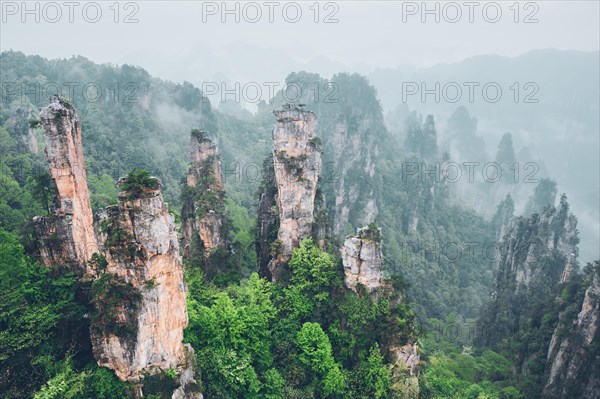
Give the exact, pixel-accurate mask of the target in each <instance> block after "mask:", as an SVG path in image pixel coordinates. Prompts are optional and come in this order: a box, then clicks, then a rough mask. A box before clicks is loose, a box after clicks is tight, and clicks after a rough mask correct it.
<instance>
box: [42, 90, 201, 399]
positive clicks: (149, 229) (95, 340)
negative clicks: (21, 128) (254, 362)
mask: <svg viewBox="0 0 600 399" xmlns="http://www.w3.org/2000/svg"><path fill="white" fill-rule="evenodd" d="M41 120H42V124H43V127H44V133H45V141H46V157H47V160H48V166H49V169H50V180H51V182H50V183H52V186H50V187H48V188H49V189H52V191H55V193H54V194H55V199H54V204H53V214H52V215H50V216H46V217H38V218H35V219H34V223H35V228H36V234H37V239H38V247H39V252H40V258H41V260H42V262H43V263H44V265H46V266H47V267H49V268H55V267H58V266H63V267H66V268H67V269H68V270H69V271H73V272H75V273H76V274H77V275H78V276H79V277H80V279H81V281H82V282H84V283H86V284H87V283H90V282H92V284H91V299H92V302H93V303H94V305H95V312H94V313H93V315H92V322H91V328H90V330H91V340H92V346H93V353H94V357H95V358H96V360H97V362H98V364H99V365H101V366H106V367H108V368H110V369H112V370H114V371H115V374H116V375H117V376H118V377H119V378H120V379H121V380H123V381H130V382H135V383H138V386H137V389H135V390H134V392H132V394H133V396H134V397H142V395H143V393H142V386H143V378H144V376H146V375H152V374H156V373H158V372H161V371H167V370H169V369H173V370H174V371H175V372H176V374H177V376H178V387H177V388H176V390H175V392H174V393H173V398H175V399H182V398H186V399H198V398H201V397H202V395H201V394H200V393H198V392H196V391H197V389H196V388H195V385H196V384H195V381H194V355H193V350H192V348H191V347H189V346H186V345H183V343H182V340H183V330H184V328H185V327H186V326H187V323H188V319H187V307H186V288H185V283H184V279H183V268H182V262H181V257H180V255H179V242H178V238H177V232H176V227H175V223H174V220H173V215H171V214H169V212H168V207H167V204H166V203H165V202H164V201H163V198H162V195H161V193H160V182H159V181H158V180H157V179H154V178H150V179H149V181H150V182H151V184H150V185H148V184H147V183H148V182H147V181H146V182H145V183H144V184H145V186H143V187H139V184H140V183H139V182H137V183H136V184H137V185H138V186H136V185H135V184H129V185H127V189H126V190H124V192H123V193H122V194H121V195H120V197H119V204H118V205H116V206H112V207H109V208H107V209H105V210H103V211H101V212H100V216H99V218H98V219H97V221H96V224H94V220H93V217H92V209H91V205H90V199H89V193H88V189H87V181H86V171H85V167H84V159H83V149H82V144H81V125H80V121H79V118H78V117H77V114H76V112H75V110H74V109H73V107H72V106H71V104H70V103H69V102H68V101H66V100H64V99H62V98H59V97H53V98H52V99H51V103H50V105H49V106H48V108H47V109H45V110H44V111H43V112H42V113H41ZM125 183H127V181H126V180H124V181H120V184H125ZM129 183H131V182H129ZM99 242H100V243H101V245H98V243H99Z"/></svg>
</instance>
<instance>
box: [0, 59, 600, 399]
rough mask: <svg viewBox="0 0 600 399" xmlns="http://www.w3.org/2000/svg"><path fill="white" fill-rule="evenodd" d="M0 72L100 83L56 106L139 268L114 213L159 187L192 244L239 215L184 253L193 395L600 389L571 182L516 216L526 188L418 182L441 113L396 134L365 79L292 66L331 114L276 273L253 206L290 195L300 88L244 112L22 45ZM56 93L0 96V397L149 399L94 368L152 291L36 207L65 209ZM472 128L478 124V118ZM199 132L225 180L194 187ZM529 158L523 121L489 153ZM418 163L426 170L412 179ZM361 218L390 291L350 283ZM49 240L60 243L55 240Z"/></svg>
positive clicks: (594, 301) (166, 374)
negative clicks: (62, 250)
mask: <svg viewBox="0 0 600 399" xmlns="http://www.w3.org/2000/svg"><path fill="white" fill-rule="evenodd" d="M0 63H1V64H2V79H3V81H4V82H11V83H14V84H16V85H17V86H15V87H34V88H35V87H37V88H40V87H47V86H44V85H45V84H47V83H49V82H72V81H77V82H82V86H83V85H84V84H85V83H87V82H95V83H97V84H98V86H99V87H102V88H104V90H103V92H102V97H101V98H99V99H98V100H97V101H90V99H89V97H86V96H85V95H84V92H82V91H80V90H74V91H73V92H72V93H66V94H71V95H64V97H63V100H61V101H63V102H64V104H67V105H68V106H72V107H73V108H74V109H75V110H76V112H77V115H78V117H79V120H80V123H81V133H82V138H81V140H82V145H83V155H84V159H85V170H86V173H87V188H88V189H89V194H90V201H91V209H92V211H93V213H94V214H95V215H96V214H102V212H106V211H103V209H108V210H109V211H108V215H109V216H108V219H105V221H104V222H102V223H100V225H101V227H100V229H101V231H102V233H103V234H105V235H106V236H107V237H110V238H109V239H107V241H106V242H105V243H104V245H105V246H106V247H110V246H112V247H113V248H114V250H113V249H111V250H110V254H111V256H113V257H114V258H115V259H116V258H117V255H116V254H117V253H118V251H121V252H119V254H120V255H119V256H123V258H127V257H129V256H131V259H133V258H134V257H135V256H138V254H135V251H136V250H138V249H136V248H130V247H129V245H130V244H131V243H132V242H133V241H134V239H133V238H131V237H129V236H127V234H126V233H123V234H121V230H119V229H122V228H123V226H124V223H126V222H124V221H123V220H112V219H110V217H111V216H110V215H111V213H110V209H116V208H115V207H118V206H121V205H118V204H122V203H132V204H135V203H136V201H140V198H142V200H143V199H144V198H145V196H146V195H147V193H148V192H153V191H156V190H160V191H161V192H162V195H163V196H164V199H165V201H166V203H168V212H169V213H171V214H172V215H173V221H174V223H175V225H176V226H177V229H178V232H177V234H178V235H179V237H180V238H181V236H182V234H183V233H182V231H181V230H182V226H183V225H184V224H185V219H186V218H187V217H190V215H191V214H194V212H195V216H194V217H197V218H201V217H204V216H206V215H209V212H210V213H211V214H213V213H214V212H216V213H217V214H218V216H219V218H220V219H219V220H222V221H223V226H222V234H223V235H224V236H225V237H226V241H227V247H226V249H223V250H221V251H219V250H214V251H211V250H209V249H204V247H203V246H202V244H201V243H198V242H192V244H190V249H189V253H188V254H187V255H185V256H184V257H183V271H184V276H185V286H186V289H187V294H186V295H187V299H186V302H187V317H188V319H189V324H188V325H187V327H186V328H185V330H184V331H183V342H184V343H185V344H189V345H191V348H193V350H194V353H195V355H194V359H193V361H192V362H193V363H195V365H196V366H195V372H194V379H195V381H196V384H193V387H192V388H190V389H192V390H193V391H194V392H198V393H201V394H202V395H203V397H204V398H206V399H237V398H239V399H242V398H256V399H259V398H264V399H284V398H286V399H287V398H289V399H296V398H298V399H311V398H315V399H317V398H340V399H342V398H343V399H346V398H347V399H351V398H356V399H363V398H364V399H372V398H374V399H384V398H386V399H391V398H422V399H442V398H447V399H519V398H521V399H537V398H540V399H542V398H576V397H590V398H591V396H583V395H584V394H589V392H596V393H597V392H600V388H599V387H600V382H599V381H597V380H598V375H599V374H596V372H598V371H600V343H599V342H600V341H599V339H600V337H599V334H600V333H598V332H597V331H600V329H598V330H597V331H596V330H593V326H597V325H598V321H597V320H596V319H598V317H597V316H598V313H597V312H598V304H599V301H598V296H597V295H600V294H597V293H596V291H594V290H595V289H597V287H598V280H599V279H600V261H595V262H593V263H588V264H587V265H586V264H580V263H579V261H578V259H577V244H578V242H579V237H578V232H577V230H576V223H577V219H576V217H575V216H574V215H572V214H571V212H570V208H569V203H568V193H566V195H565V194H563V195H561V196H559V197H558V200H557V201H555V197H557V194H558V193H557V186H556V183H555V182H554V181H553V180H552V176H546V177H545V178H543V179H541V180H540V182H539V183H538V184H537V185H536V186H535V187H536V188H535V190H534V191H533V193H532V195H531V198H530V200H529V202H528V204H527V206H526V207H525V208H526V211H525V212H524V213H523V214H521V215H518V214H515V205H514V202H513V199H512V197H511V192H512V191H510V190H512V184H513V183H511V182H510V181H501V182H499V183H497V184H496V185H494V184H487V185H482V187H479V188H478V190H481V192H488V193H489V192H492V191H493V192H494V193H495V191H494V190H496V189H497V187H499V186H500V185H502V187H503V188H502V190H505V191H506V193H507V194H506V195H503V196H502V197H503V198H504V199H503V201H501V202H500V203H491V202H490V204H489V207H490V209H489V211H490V213H491V214H493V215H494V216H493V217H492V218H488V217H486V216H485V215H483V214H481V213H479V212H478V211H476V210H475V209H473V208H471V207H469V206H467V205H464V204H463V203H461V201H459V200H458V199H457V196H456V195H455V193H454V192H453V190H454V187H453V185H452V184H451V183H449V182H447V181H446V180H445V179H444V178H443V177H442V178H441V179H440V178H438V177H439V176H437V175H436V174H434V173H429V174H422V173H420V172H421V169H420V168H421V167H424V166H419V165H433V164H436V163H438V164H439V163H444V162H450V161H452V159H450V155H449V154H448V153H447V152H445V151H442V150H441V149H440V143H439V142H438V138H437V136H438V127H437V125H438V124H439V121H436V120H435V118H434V117H433V116H432V115H421V114H420V113H419V112H418V111H419V110H418V109H417V110H416V111H413V112H411V113H410V114H409V115H408V117H407V118H406V120H405V121H403V127H402V131H403V132H404V134H402V135H399V134H397V133H396V132H393V131H391V130H389V129H388V127H387V125H386V122H385V120H384V116H383V110H382V107H381V104H380V102H379V100H378V97H377V92H376V90H375V89H374V88H373V86H371V85H370V84H369V82H368V80H367V79H366V78H365V77H364V76H361V75H358V74H348V73H339V74H336V75H333V77H331V78H330V79H327V78H324V77H321V76H319V75H316V74H311V73H307V72H293V73H290V74H289V76H288V77H287V82H288V83H295V84H297V85H299V86H300V87H303V88H305V90H304V93H305V95H304V97H303V98H301V99H300V102H302V103H305V104H306V106H305V107H304V106H303V107H302V110H303V111H302V112H304V110H306V111H307V112H309V111H312V112H314V114H315V115H316V119H317V125H316V131H315V135H316V137H317V139H314V140H313V142H312V145H313V146H314V148H318V149H321V148H322V157H323V158H322V159H323V166H322V169H321V170H320V176H319V183H318V188H317V191H316V204H315V215H316V216H315V223H314V225H313V231H312V233H311V234H309V235H308V236H307V237H304V238H303V239H302V240H301V241H300V243H299V245H298V246H297V247H296V248H294V249H293V252H292V254H291V259H290V260H289V262H287V264H286V274H285V277H284V278H282V279H281V280H279V281H276V282H272V281H271V280H270V279H269V276H268V275H267V274H266V273H265V272H264V271H265V270H266V269H265V268H267V267H268V266H267V265H266V263H265V264H263V265H261V260H263V258H264V256H263V255H264V254H267V255H269V256H272V255H275V257H276V255H277V254H278V253H281V252H280V251H281V249H280V248H279V247H278V245H280V244H281V243H280V242H278V240H277V239H276V238H277V231H278V228H280V226H279V225H278V224H277V223H278V222H277V223H274V224H272V225H269V226H270V227H269V228H270V230H269V231H267V232H266V233H265V234H264V235H261V234H262V233H263V231H262V230H263V228H262V227H261V219H260V214H261V211H260V206H259V203H261V201H262V200H264V199H265V198H270V199H271V200H272V203H271V205H272V207H273V208H276V205H275V204H276V202H277V201H276V199H277V198H276V194H277V186H276V184H275V182H274V176H273V173H274V172H273V171H274V168H275V166H274V164H273V156H272V147H271V145H272V130H273V126H274V124H275V122H276V118H275V117H274V116H273V111H274V110H280V109H284V106H285V105H286V101H285V95H284V94H285V93H282V92H278V93H277V94H276V95H275V97H274V98H273V99H271V100H270V101H269V102H264V101H263V102H261V103H259V104H258V110H257V112H256V113H255V114H250V113H237V114H234V113H228V112H226V110H225V109H224V108H222V107H219V106H218V104H211V102H210V101H209V100H208V98H207V97H206V96H205V95H204V94H203V93H202V91H201V90H200V89H199V88H197V87H195V86H193V85H192V84H191V83H188V82H182V83H174V82H171V81H165V80H161V79H159V78H156V77H153V76H151V75H150V74H149V73H148V72H146V71H145V70H144V69H142V68H140V67H133V66H129V65H122V66H115V65H110V64H96V63H94V62H92V61H90V60H87V59H86V58H84V57H80V56H76V57H72V58H69V59H55V60H49V59H45V58H42V57H39V56H26V55H24V54H22V53H20V52H14V51H8V52H3V53H1V54H0ZM312 84H317V85H319V87H325V86H327V85H330V87H331V86H335V87H336V88H338V90H337V92H336V93H335V101H333V102H325V101H323V99H322V98H320V99H318V100H317V99H315V98H314V97H311V91H310V90H308V87H310V86H311V85H312ZM21 85H23V86H21ZM117 87H118V88H119V89H118V90H117V89H116V88H117ZM109 88H112V89H109ZM52 94H55V93H48V92H44V91H43V90H41V89H40V90H39V91H37V90H30V91H28V92H26V93H25V94H22V92H21V91H19V94H18V95H13V94H11V93H9V92H6V91H4V92H3V93H2V95H3V97H2V102H1V105H0V155H1V158H0V191H1V193H2V195H1V196H0V285H1V286H0V397H2V398H6V399H17V398H35V399H42V398H44V399H46V398H47V399H50V398H56V399H59V398H60V399H67V398H68V399H119V398H131V397H134V398H135V397H139V393H136V390H137V389H138V388H139V387H138V386H137V385H136V384H134V383H132V382H131V381H123V380H122V379H121V378H119V377H118V375H116V374H115V372H114V371H113V370H111V369H110V368H107V367H102V366H99V364H98V359H97V357H95V353H94V352H95V351H94V349H93V345H94V344H93V342H92V339H91V338H90V329H92V330H93V329H94V328H98V326H102V328H104V329H105V330H106V331H111V332H112V333H114V334H115V335H116V336H118V337H122V338H123V339H124V340H126V339H127V337H128V336H131V334H133V335H135V328H134V329H133V330H132V329H131V328H130V326H129V325H128V324H127V323H125V324H123V322H122V319H121V316H122V314H121V313H122V312H123V311H122V309H125V311H124V312H125V313H126V315H125V316H123V317H125V318H126V319H127V317H129V316H127V315H129V314H130V313H131V312H133V313H131V314H135V311H136V309H137V307H138V306H139V303H140V301H141V300H142V299H141V298H142V297H144V295H146V294H145V292H146V291H148V292H149V291H151V290H153V289H155V288H156V287H155V284H158V283H155V282H154V281H153V280H149V281H148V282H147V283H146V287H135V286H133V285H131V283H128V282H126V281H123V280H122V279H121V278H120V277H119V276H117V275H114V274H111V273H110V272H108V271H106V268H107V264H108V263H110V261H111V259H110V257H109V259H108V260H107V258H106V257H104V256H103V255H101V254H99V253H97V254H95V256H93V257H92V258H91V260H90V263H89V264H90V267H91V268H93V269H94V270H99V271H100V272H99V273H100V275H101V276H102V277H99V278H98V279H96V280H94V281H88V280H86V279H85V278H81V276H79V275H77V273H75V272H74V271H73V270H70V269H69V267H68V265H53V267H51V268H48V267H45V266H44V265H43V262H42V261H41V259H40V247H39V238H38V236H37V233H36V223H35V222H34V218H37V217H43V216H50V217H52V215H53V209H54V207H55V201H56V191H57V187H56V186H55V184H54V182H53V179H52V177H51V175H50V173H49V169H48V164H47V161H46V154H45V148H44V147H45V144H44V143H45V138H44V136H45V133H44V126H43V123H42V121H41V120H40V117H39V114H40V110H42V109H44V108H46V107H47V106H48V102H49V97H50V96H51V95H52ZM63 94H65V93H63ZM456 123H458V126H457V127H456V128H457V129H458V130H460V129H464V130H468V126H467V122H464V125H461V124H460V123H459V122H456ZM340 126H342V127H343V128H342V127H340ZM444 126H445V124H444ZM193 131H195V132H196V133H195V134H196V135H199V134H200V133H198V132H200V131H201V132H206V135H207V137H208V138H210V140H212V142H213V143H217V144H218V145H217V148H218V160H219V162H220V165H221V169H222V174H223V182H224V184H223V188H222V190H220V189H215V185H216V182H215V180H214V178H212V177H211V176H209V175H208V173H209V172H208V171H209V169H210V168H209V167H205V168H201V169H200V172H199V173H201V174H202V173H204V176H205V177H206V179H202V180H200V181H199V182H198V183H197V184H198V185H197V186H196V187H197V188H196V190H194V189H191V188H190V187H189V185H188V184H187V183H186V175H187V174H188V170H189V168H190V148H189V146H190V134H191V132H193ZM340 132H341V133H340ZM32 143H35V145H33V144H32ZM515 157H516V156H515V151H514V149H513V143H512V139H511V137H510V134H508V135H505V136H504V137H503V138H502V140H501V141H500V142H499V143H498V151H497V155H496V157H495V159H492V160H490V161H494V160H495V161H496V162H497V163H498V164H500V165H510V164H512V163H513V162H514V161H515ZM215 159H216V158H215ZM215 159H213V158H210V159H209V162H212V161H214V160H215ZM282 159H283V158H282ZM294 161H295V158H289V159H288V161H287V162H288V164H287V166H286V167H288V168H289V169H288V171H290V170H292V171H293V170H296V172H297V170H298V166H297V164H294ZM277 162H280V161H279V160H276V164H277ZM207 165H210V163H209V164H207ZM407 165H410V166H411V167H412V166H414V165H417V167H418V168H419V169H418V172H415V170H412V172H414V173H406V172H407V169H406V168H407ZM297 173H299V172H297ZM121 178H124V179H123V180H122V181H121V182H120V183H119V184H117V183H118V182H119V179H121ZM123 193H127V195H125V194H123ZM263 194H264V196H262V195H263ZM490 198H491V196H490ZM189 201H193V202H194V204H196V208H194V209H195V211H194V212H191V211H190V210H189V209H188V208H189V207H188V208H186V203H189ZM555 202H556V203H555ZM372 209H376V212H371V211H370V210H372ZM131 212H135V210H132V211H131ZM275 213H276V214H275V216H274V217H275V219H277V220H279V218H281V217H284V215H279V214H277V212H275ZM209 216H210V215H209ZM95 217H96V216H95ZM36 220H37V219H36ZM107 220H108V221H107ZM363 226H367V229H366V230H361V231H363V232H364V234H365V235H364V236H362V237H358V238H359V239H362V240H366V241H368V242H372V241H376V243H377V245H380V246H381V249H382V251H383V269H382V273H383V277H382V279H383V280H385V284H386V287H388V288H387V289H385V290H382V291H381V292H379V293H378V294H377V295H373V294H372V293H371V292H370V291H368V290H367V289H366V288H365V287H361V286H358V288H357V289H356V290H351V289H348V288H347V286H346V284H345V280H344V279H345V269H344V264H343V259H342V256H341V254H340V247H342V246H343V245H344V238H345V237H347V236H351V235H354V234H356V231H357V229H358V228H362V227H363ZM53 239H54V240H56V241H57V242H56V243H55V244H56V246H57V247H58V246H59V245H61V244H60V240H61V237H60V236H59V235H55V236H54V237H53ZM549 243H550V244H549ZM182 248H183V245H182ZM117 249H118V250H117ZM571 250H572V251H573V252H572V253H571ZM140 256H141V255H140ZM532 259H533V260H532ZM132 262H133V261H132ZM565 270H568V273H567V272H565ZM564 273H567V274H568V276H567V277H564ZM523 276H525V277H523ZM524 282H525V283H524ZM519 284H521V285H519ZM145 290H146V291H145ZM590 298H591V299H590ZM582 304H584V305H585V304H587V305H589V307H590V308H589V309H591V313H592V314H591V316H589V317H590V318H592V317H593V316H594V314H595V317H596V319H593V320H592V321H589V323H590V325H592V327H589V329H588V328H587V327H581V326H582V323H583V325H585V323H587V321H586V320H588V319H586V318H585V317H584V316H581V314H583V313H584V312H583V311H582V309H584V310H585V309H587V308H585V306H584V307H583V308H582ZM127 312H129V313H127ZM580 312H582V313H581V314H580ZM578 317H579V319H578ZM586 317H587V316H586ZM127 320H128V319H127ZM582 320H583V321H582ZM578 323H579V324H578ZM594 323H596V324H594ZM589 331H593V332H590V333H589V334H588V332H589ZM590 337H591V338H590ZM556 342H558V344H557V343H556ZM560 343H562V346H561V344H560ZM411 346H412V347H417V348H418V350H417V351H418V354H419V357H418V361H417V363H418V365H417V366H416V367H415V368H414V370H413V369H412V368H411V369H410V370H409V369H407V368H403V367H402V364H401V363H399V362H398V359H397V358H396V357H395V356H396V355H395V354H396V353H397V352H394V351H395V350H396V349H397V348H399V347H411ZM558 348H560V350H561V351H562V352H560V353H561V355H560V356H562V359H574V360H572V362H573V364H576V365H578V366H577V367H575V368H574V370H575V371H573V372H572V373H571V374H568V375H566V374H565V376H564V380H557V378H558V379H560V378H563V377H560V375H561V372H560V370H559V371H558V372H556V370H557V368H558V369H560V366H557V365H554V362H553V361H552V359H554V357H555V356H557V355H556V353H557V352H556V351H558V350H559V349H558ZM565 361H566V360H565ZM569 361H571V360H569ZM557 376H558V377H557ZM179 378H180V371H179V370H175V369H173V368H170V369H166V370H160V372H151V373H148V374H146V375H145V376H144V378H143V397H144V398H149V399H157V398H161V399H162V398H171V397H172V396H171V395H172V393H173V391H174V390H175V389H176V388H178V387H179V384H180V382H179V381H180V380H179ZM557 381H558V382H557ZM590 387H592V388H590ZM590 389H591V390H590ZM558 392H560V393H558ZM136 395H138V396H136ZM173 397H174V396H173Z"/></svg>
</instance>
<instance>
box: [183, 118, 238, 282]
mask: <svg viewBox="0 0 600 399" xmlns="http://www.w3.org/2000/svg"><path fill="white" fill-rule="evenodd" d="M190 163H191V166H190V169H189V172H188V174H187V178H186V187H185V188H184V189H183V191H182V202H183V209H182V212H181V223H182V231H183V246H184V248H183V255H184V257H186V258H188V257H194V256H196V255H201V256H203V257H204V260H207V258H208V257H209V256H210V255H211V254H212V253H214V252H215V251H218V250H219V249H226V248H227V234H226V231H225V228H226V217H225V202H224V196H225V192H224V190H223V176H222V173H221V162H220V160H219V156H218V154H217V147H216V145H214V144H213V143H212V141H211V140H210V139H209V138H208V137H207V133H206V132H205V131H203V130H198V129H194V130H192V132H191V141H190ZM203 263H205V264H204V266H205V272H206V273H207V274H208V275H209V276H210V275H213V274H216V273H218V270H208V269H212V268H210V267H209V265H208V263H210V262H203Z"/></svg>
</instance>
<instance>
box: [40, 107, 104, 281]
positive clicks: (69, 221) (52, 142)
mask: <svg viewBox="0 0 600 399" xmlns="http://www.w3.org/2000/svg"><path fill="white" fill-rule="evenodd" d="M40 117H41V120H42V125H43V127H44V137H45V141H46V158H47V161H48V166H49V169H50V176H51V179H52V181H53V183H54V186H55V187H56V199H55V202H54V205H53V209H54V215H51V216H48V217H43V218H36V219H35V226H36V231H37V237H38V246H39V251H40V257H41V260H42V262H43V263H44V265H46V266H47V267H50V268H54V267H57V266H65V267H67V268H68V269H69V270H71V271H74V272H75V273H77V274H78V275H80V276H82V275H83V274H86V273H87V274H91V273H93V271H92V270H91V269H90V268H89V266H88V265H87V261H88V260H89V259H90V258H91V256H92V254H94V253H95V252H98V247H97V244H96V236H95V234H94V229H93V222H92V208H91V205H90V196H89V193H88V188H87V180H86V174H85V167H84V160H83V149H82V145H81V123H80V121H79V117H78V116H77V113H76V112H75V110H74V109H73V107H72V106H71V105H70V104H69V103H68V102H66V101H65V100H63V99H60V98H59V97H57V96H55V97H53V98H52V99H51V102H50V105H49V106H48V107H47V108H46V109H45V110H43V111H42V113H41V115H40Z"/></svg>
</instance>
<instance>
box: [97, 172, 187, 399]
mask: <svg viewBox="0 0 600 399" xmlns="http://www.w3.org/2000/svg"><path fill="white" fill-rule="evenodd" d="M119 184H120V186H121V188H122V189H124V191H123V192H122V193H121V195H120V196H119V204H118V205H115V206H112V207H108V208H107V209H106V210H104V211H102V212H101V213H100V214H99V217H98V220H97V223H96V226H97V230H98V237H99V241H100V242H101V243H102V251H103V253H104V256H105V257H106V262H105V263H104V266H105V269H104V270H101V271H100V274H101V277H100V278H99V279H98V280H96V281H95V282H94V284H93V286H92V295H93V298H92V300H93V302H94V303H95V305H96V308H97V313H96V315H95V317H94V318H93V322H92V328H91V332H92V345H93V350H94V356H95V357H96V359H97V361H98V364H99V365H101V366H105V367H108V368H110V369H112V370H114V371H115V373H116V374H117V376H118V377H119V378H120V379H121V380H127V381H132V382H140V381H143V379H144V376H145V375H146V374H149V375H152V374H157V373H159V372H165V371H167V370H169V369H173V370H176V371H177V374H178V375H180V376H187V377H186V378H187V379H186V380H183V381H181V380H180V383H181V385H182V388H183V389H187V387H186V386H187V385H188V384H189V385H190V387H191V386H193V385H194V384H195V381H194V380H193V373H192V374H191V375H190V373H189V372H187V371H186V370H187V369H190V368H192V363H191V359H192V358H193V352H192V350H191V348H190V347H186V346H184V345H183V344H182V340H183V330H184V329H185V327H187V324H188V318H187V308H186V288H185V284H184V279H183V267H182V262H181V257H180V255H179V242H178V238H177V230H176V226H175V223H174V219H173V215H171V214H170V213H169V212H168V207H167V204H166V203H165V202H164V201H163V198H162V195H161V193H160V182H159V181H158V180H157V179H153V181H150V183H149V184H146V185H145V186H138V187H135V188H134V187H132V185H131V182H129V181H128V180H127V179H121V180H120V181H119ZM188 397H195V396H188Z"/></svg>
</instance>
